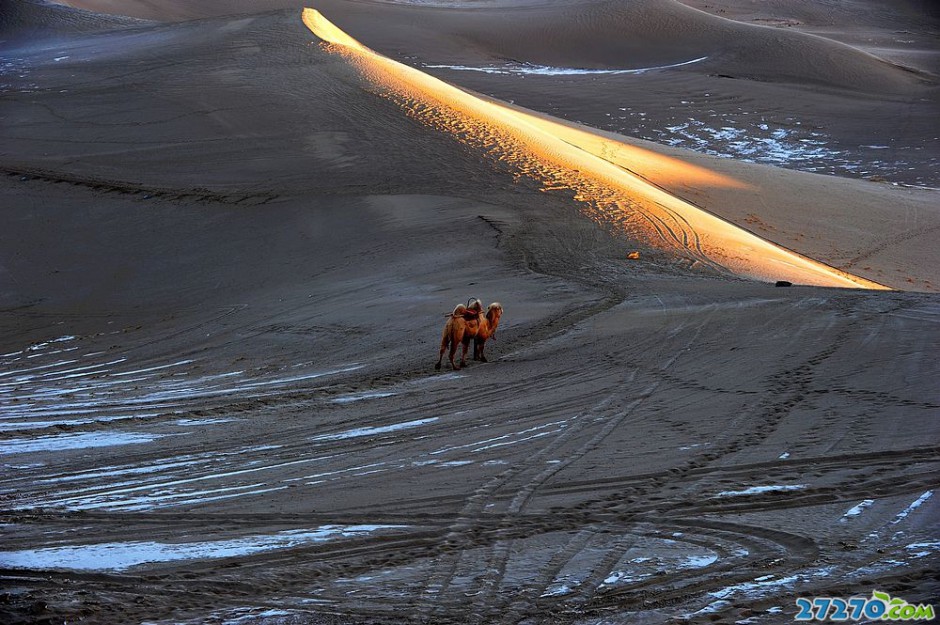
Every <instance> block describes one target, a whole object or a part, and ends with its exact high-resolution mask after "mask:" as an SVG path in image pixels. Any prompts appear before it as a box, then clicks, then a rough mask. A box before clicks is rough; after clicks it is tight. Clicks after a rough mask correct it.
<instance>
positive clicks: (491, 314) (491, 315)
mask: <svg viewBox="0 0 940 625" xmlns="http://www.w3.org/2000/svg"><path fill="white" fill-rule="evenodd" d="M502 316H503V305H502V304H500V303H499V302H493V303H492V304H490V305H489V306H487V307H486V314H485V315H483V318H482V319H480V322H479V329H478V330H477V333H476V334H475V335H474V337H473V359H474V360H479V361H480V362H487V360H486V356H485V355H483V348H484V347H486V341H487V339H490V338H492V337H494V336H495V335H496V328H498V327H499V318H500V317H502Z"/></svg>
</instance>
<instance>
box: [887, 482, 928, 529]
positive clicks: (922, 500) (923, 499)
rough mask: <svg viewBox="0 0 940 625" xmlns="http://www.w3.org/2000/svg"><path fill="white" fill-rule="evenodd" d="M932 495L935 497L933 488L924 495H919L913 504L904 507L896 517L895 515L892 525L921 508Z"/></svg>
mask: <svg viewBox="0 0 940 625" xmlns="http://www.w3.org/2000/svg"><path fill="white" fill-rule="evenodd" d="M931 497H933V491H932V490H928V491H927V492H925V493H924V494H923V495H921V496H920V497H918V498H917V499H916V500H914V501H913V502H912V503H911V505H909V506H908V507H906V508H904V510H901V512H899V513H898V515H897V516H896V517H894V520H893V521H891V525H897V524H898V523H900V522H901V521H903V520H904V519H905V518H906V517H907V516H908V515H909V514H910V513H911V512H913V511H914V510H916V509H917V508H920V507H921V506H922V505H924V503H925V502H926V501H927V500H928V499H930V498H931Z"/></svg>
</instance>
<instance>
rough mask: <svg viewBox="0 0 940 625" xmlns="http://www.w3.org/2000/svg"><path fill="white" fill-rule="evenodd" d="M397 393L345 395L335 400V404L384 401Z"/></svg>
mask: <svg viewBox="0 0 940 625" xmlns="http://www.w3.org/2000/svg"><path fill="white" fill-rule="evenodd" d="M396 394H397V393H381V392H372V393H357V394H354V395H343V396H342V397H337V398H336V399H334V400H333V403H334V404H348V403H351V402H354V401H362V400H364V399H382V398H385V397H393V396H395V395H396Z"/></svg>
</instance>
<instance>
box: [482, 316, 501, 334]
mask: <svg viewBox="0 0 940 625" xmlns="http://www.w3.org/2000/svg"><path fill="white" fill-rule="evenodd" d="M498 326H499V317H498V316H496V315H493V317H492V318H490V317H488V316H487V317H483V319H482V321H481V322H480V334H482V335H483V337H484V338H489V337H491V336H493V334H494V333H495V332H496V328H497V327H498Z"/></svg>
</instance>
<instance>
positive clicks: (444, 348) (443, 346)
mask: <svg viewBox="0 0 940 625" xmlns="http://www.w3.org/2000/svg"><path fill="white" fill-rule="evenodd" d="M445 351H447V341H441V353H440V354H439V355H438V357H437V362H436V363H434V368H435V369H440V368H441V361H442V360H444V352H445Z"/></svg>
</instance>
